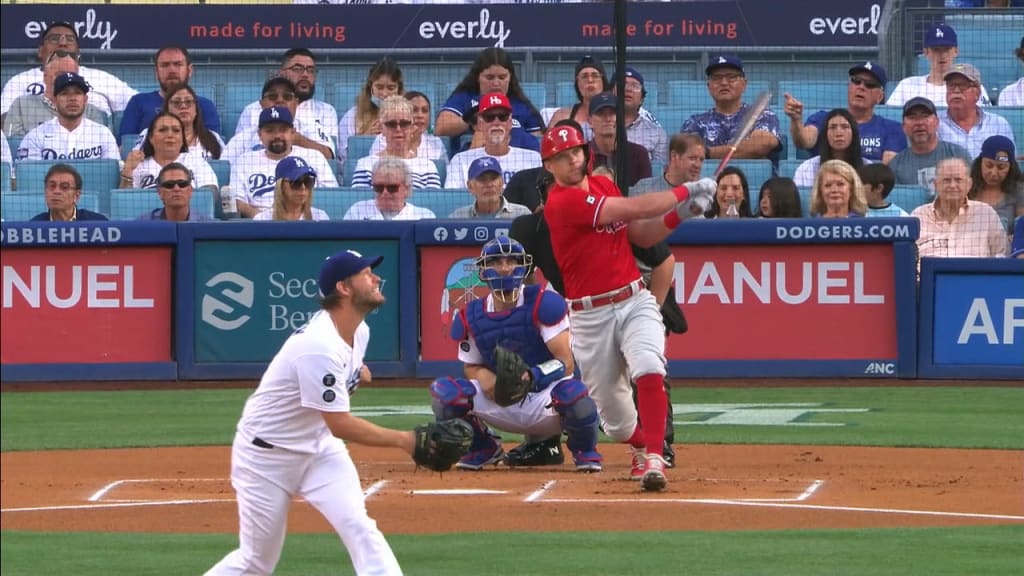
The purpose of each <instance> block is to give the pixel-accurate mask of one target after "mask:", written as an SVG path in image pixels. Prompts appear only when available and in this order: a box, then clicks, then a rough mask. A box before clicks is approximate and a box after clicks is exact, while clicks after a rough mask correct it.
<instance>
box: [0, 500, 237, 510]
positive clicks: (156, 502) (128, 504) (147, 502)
mask: <svg viewBox="0 0 1024 576" xmlns="http://www.w3.org/2000/svg"><path fill="white" fill-rule="evenodd" d="M234 501H235V499H234V498H205V499H201V500H143V501H138V502H112V503H108V504H75V505H70V506H32V507H28V508H4V509H2V510H0V512H53V511H62V510H104V509H108V508H137V507H139V506H178V505H181V504H208V503H211V502H234Z"/></svg>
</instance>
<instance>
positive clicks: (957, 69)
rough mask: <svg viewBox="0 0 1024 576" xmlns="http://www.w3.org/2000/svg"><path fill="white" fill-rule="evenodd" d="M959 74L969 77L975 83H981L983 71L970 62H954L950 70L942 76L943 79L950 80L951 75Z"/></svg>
mask: <svg viewBox="0 0 1024 576" xmlns="http://www.w3.org/2000/svg"><path fill="white" fill-rule="evenodd" d="M956 74H959V75H961V76H963V77H964V78H967V79H968V80H970V81H971V82H974V83H975V84H979V85H980V84H981V72H980V71H979V70H978V69H977V68H975V67H974V66H972V65H970V64H954V65H953V67H952V68H950V69H949V72H946V74H945V75H944V76H943V77H942V79H943V80H949V78H950V76H954V75H956Z"/></svg>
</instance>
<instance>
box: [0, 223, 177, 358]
mask: <svg viewBox="0 0 1024 576" xmlns="http://www.w3.org/2000/svg"><path fill="white" fill-rule="evenodd" d="M69 230H71V229H70V228H69ZM171 270H172V266H171V248H170V247H103V248H100V247H95V248H93V247H61V248H18V249H13V248H6V249H5V250H4V252H3V318H2V323H3V330H2V331H0V333H2V343H0V362H2V363H3V364H4V365H8V364H72V363H85V364H100V363H102V364H112V363H118V362H167V361H169V360H171V314H172V299H171V281H172V279H171Z"/></svg>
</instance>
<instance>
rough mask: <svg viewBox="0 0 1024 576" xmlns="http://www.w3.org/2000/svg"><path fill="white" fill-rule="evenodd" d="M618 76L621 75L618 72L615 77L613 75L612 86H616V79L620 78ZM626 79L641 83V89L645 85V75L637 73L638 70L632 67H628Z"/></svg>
mask: <svg viewBox="0 0 1024 576" xmlns="http://www.w3.org/2000/svg"><path fill="white" fill-rule="evenodd" d="M618 75H619V73H618V72H616V73H615V74H614V75H612V84H615V79H616V78H617V77H618ZM626 78H632V79H634V80H636V81H637V82H639V83H640V87H641V88H642V87H643V85H644V76H643V74H641V73H640V72H639V71H637V69H636V68H633V67H632V66H626Z"/></svg>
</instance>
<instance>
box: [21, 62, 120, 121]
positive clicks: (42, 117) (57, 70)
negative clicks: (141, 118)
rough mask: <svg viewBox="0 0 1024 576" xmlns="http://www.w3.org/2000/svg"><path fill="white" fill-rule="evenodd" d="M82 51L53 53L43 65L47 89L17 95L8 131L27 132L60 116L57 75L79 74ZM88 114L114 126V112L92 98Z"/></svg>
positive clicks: (86, 107)
mask: <svg viewBox="0 0 1024 576" xmlns="http://www.w3.org/2000/svg"><path fill="white" fill-rule="evenodd" d="M78 70H79V69H78V54H77V53H76V52H67V51H65V50H57V51H56V52H53V53H51V54H50V56H49V58H48V59H47V60H46V64H45V65H44V66H43V93H42V94H23V95H21V96H18V97H17V98H15V99H14V102H13V103H11V109H10V110H8V111H7V116H6V117H5V118H4V132H6V133H7V135H8V136H25V135H26V134H28V133H29V132H30V131H31V130H32V129H33V128H35V127H36V126H39V125H40V124H42V123H43V122H46V121H49V120H52V119H54V118H56V116H57V108H56V107H55V105H54V94H53V84H54V80H56V79H57V76H60V75H61V74H65V73H67V72H73V73H75V74H78ZM85 117H86V118H88V119H89V120H92V121H93V122H96V123H98V124H103V125H104V126H107V127H108V128H109V127H110V116H108V115H107V114H106V113H105V112H103V111H102V110H100V109H99V108H98V107H97V106H96V105H95V104H93V103H92V102H89V103H87V104H86V105H85Z"/></svg>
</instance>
